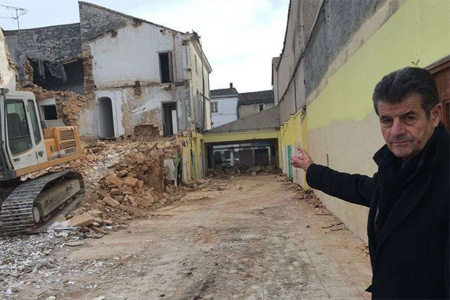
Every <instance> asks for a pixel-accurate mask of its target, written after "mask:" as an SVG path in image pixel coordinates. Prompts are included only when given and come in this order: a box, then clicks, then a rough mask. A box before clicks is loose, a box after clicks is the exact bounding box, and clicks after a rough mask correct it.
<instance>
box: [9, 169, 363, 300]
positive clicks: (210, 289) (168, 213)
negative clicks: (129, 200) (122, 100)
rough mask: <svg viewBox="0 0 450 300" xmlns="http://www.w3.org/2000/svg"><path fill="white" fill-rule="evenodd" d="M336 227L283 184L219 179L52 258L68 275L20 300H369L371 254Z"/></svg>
mask: <svg viewBox="0 0 450 300" xmlns="http://www.w3.org/2000/svg"><path fill="white" fill-rule="evenodd" d="M338 223H339V220H337V219H336V218H335V217H333V216H331V215H328V214H326V213H325V214H324V213H323V211H322V212H321V213H320V214H317V209H315V208H314V207H313V206H311V205H310V204H308V203H306V202H304V200H300V199H299V196H298V191H297V190H296V189H294V188H293V185H292V184H291V183H288V182H285V181H284V179H283V177H281V176H278V175H263V176H259V175H258V176H245V177H235V178H232V179H227V180H218V179H214V180H213V181H212V182H211V183H210V184H209V185H208V187H206V188H203V189H200V190H197V191H194V192H191V193H188V194H187V196H186V197H185V198H184V199H183V200H181V201H180V202H178V203H175V204H174V205H172V206H170V207H166V208H164V209H162V210H159V211H156V212H153V213H152V215H151V216H149V218H148V219H145V220H140V221H133V222H132V223H130V226H129V227H128V229H124V230H122V231H119V232H115V233H113V234H111V235H108V236H104V237H103V238H101V239H97V240H95V239H89V240H85V241H87V242H85V243H84V244H83V245H81V246H79V247H76V248H73V247H67V246H66V247H64V248H62V249H61V250H59V251H57V252H54V253H52V254H51V255H55V256H59V258H58V260H57V261H58V264H60V266H58V265H57V266H55V271H54V272H49V274H48V276H46V278H36V280H35V285H34V286H33V285H29V286H27V287H24V288H23V289H21V291H20V292H19V293H17V294H15V295H14V298H17V297H18V298H17V299H49V297H52V296H54V297H55V298H50V299H57V300H59V299H87V300H92V299H105V300H110V299H111V300H112V299H128V300H131V299H370V294H368V293H367V292H365V291H364V290H365V288H366V287H367V286H368V284H369V282H370V276H371V272H370V265H369V258H368V255H367V251H366V247H365V245H364V244H363V243H362V242H361V241H360V240H359V239H357V238H356V237H355V236H354V235H353V234H351V233H350V232H348V231H347V230H346V229H345V228H344V229H342V225H341V226H340V227H339V226H333V225H335V224H338ZM337 229H342V230H337ZM58 270H70V272H69V271H67V272H58ZM30 276H33V275H32V274H31V275H30ZM37 286H38V287H39V288H36V287H37Z"/></svg>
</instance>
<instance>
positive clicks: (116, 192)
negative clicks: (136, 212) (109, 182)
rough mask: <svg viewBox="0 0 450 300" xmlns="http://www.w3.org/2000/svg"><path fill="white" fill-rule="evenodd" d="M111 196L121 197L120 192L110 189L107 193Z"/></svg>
mask: <svg viewBox="0 0 450 300" xmlns="http://www.w3.org/2000/svg"><path fill="white" fill-rule="evenodd" d="M109 193H110V194H111V195H113V196H119V195H122V191H121V190H119V189H111V191H110V192H109Z"/></svg>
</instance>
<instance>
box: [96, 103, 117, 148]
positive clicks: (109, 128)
mask: <svg viewBox="0 0 450 300" xmlns="http://www.w3.org/2000/svg"><path fill="white" fill-rule="evenodd" d="M98 104H99V109H98V112H99V118H98V119H99V129H100V132H99V136H100V138H103V139H112V138H114V119H113V110H112V102H111V99H110V98H107V97H104V98H100V99H99V100H98Z"/></svg>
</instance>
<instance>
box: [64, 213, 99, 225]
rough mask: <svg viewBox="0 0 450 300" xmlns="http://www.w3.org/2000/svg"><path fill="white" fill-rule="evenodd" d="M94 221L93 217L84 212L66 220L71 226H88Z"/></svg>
mask: <svg viewBox="0 0 450 300" xmlns="http://www.w3.org/2000/svg"><path fill="white" fill-rule="evenodd" d="M93 223H94V217H93V216H91V215H90V214H88V213H84V214H81V215H78V216H75V217H73V218H72V219H70V220H69V221H68V225H69V226H72V227H79V226H88V225H91V224H93Z"/></svg>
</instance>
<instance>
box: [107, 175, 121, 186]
mask: <svg viewBox="0 0 450 300" xmlns="http://www.w3.org/2000/svg"><path fill="white" fill-rule="evenodd" d="M109 183H111V184H113V185H114V186H116V187H118V188H120V187H121V186H122V185H123V181H122V180H121V179H119V178H117V177H116V176H111V177H110V179H109Z"/></svg>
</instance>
